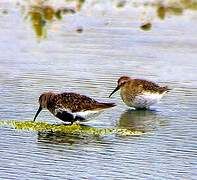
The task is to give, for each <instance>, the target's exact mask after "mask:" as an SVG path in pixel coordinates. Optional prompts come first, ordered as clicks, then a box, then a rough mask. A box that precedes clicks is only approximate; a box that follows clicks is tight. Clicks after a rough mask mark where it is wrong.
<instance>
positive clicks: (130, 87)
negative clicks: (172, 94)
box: [109, 76, 169, 109]
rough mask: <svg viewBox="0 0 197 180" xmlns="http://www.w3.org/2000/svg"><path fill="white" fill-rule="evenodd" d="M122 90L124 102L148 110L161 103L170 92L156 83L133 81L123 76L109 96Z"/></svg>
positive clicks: (141, 80) (142, 80)
mask: <svg viewBox="0 0 197 180" xmlns="http://www.w3.org/2000/svg"><path fill="white" fill-rule="evenodd" d="M119 89H120V95H121V98H122V100H123V102H124V103H125V104H126V105H127V106H130V107H134V108H136V109H148V108H150V106H151V105H153V104H156V103H158V102H159V101H160V99H161V98H162V97H163V95H164V94H165V93H166V92H167V91H169V89H168V87H167V86H164V87H161V86H159V85H157V84H156V83H154V82H151V81H147V80H144V79H132V78H130V77H128V76H122V77H120V78H119V79H118V85H117V87H116V88H115V89H114V91H113V92H112V93H111V94H110V95H109V97H111V95H112V94H114V93H115V92H116V91H118V90H119Z"/></svg>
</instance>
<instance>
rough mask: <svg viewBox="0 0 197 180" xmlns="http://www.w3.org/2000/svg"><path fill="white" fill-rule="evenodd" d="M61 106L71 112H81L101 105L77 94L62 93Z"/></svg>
mask: <svg viewBox="0 0 197 180" xmlns="http://www.w3.org/2000/svg"><path fill="white" fill-rule="evenodd" d="M61 104H62V106H63V107H64V108H65V109H69V110H70V111H71V112H79V111H86V110H91V109H94V108H96V106H98V105H99V102H97V101H95V100H94V99H92V98H89V97H87V96H84V95H80V94H77V93H62V94H61Z"/></svg>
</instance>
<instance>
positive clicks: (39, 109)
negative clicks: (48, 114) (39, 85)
mask: <svg viewBox="0 0 197 180" xmlns="http://www.w3.org/2000/svg"><path fill="white" fill-rule="evenodd" d="M41 110H42V108H41V106H40V107H39V108H38V111H37V113H36V115H35V117H34V120H33V121H35V120H36V118H37V116H38V114H39V113H40V111H41Z"/></svg>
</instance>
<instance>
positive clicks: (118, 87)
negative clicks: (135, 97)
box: [109, 86, 120, 97]
mask: <svg viewBox="0 0 197 180" xmlns="http://www.w3.org/2000/svg"><path fill="white" fill-rule="evenodd" d="M119 89H120V86H117V87H116V89H114V90H113V92H112V93H111V94H110V95H109V97H111V95H112V94H114V93H115V92H116V91H118V90H119Z"/></svg>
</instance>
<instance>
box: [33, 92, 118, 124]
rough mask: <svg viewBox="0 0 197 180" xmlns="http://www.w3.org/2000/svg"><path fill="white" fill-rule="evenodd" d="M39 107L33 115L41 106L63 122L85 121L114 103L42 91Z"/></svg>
mask: <svg viewBox="0 0 197 180" xmlns="http://www.w3.org/2000/svg"><path fill="white" fill-rule="evenodd" d="M39 104H40V106H39V109H38V111H37V113H36V115H35V117H34V120H33V121H35V120H36V117H37V116H38V114H39V113H40V111H41V110H42V109H43V108H46V109H48V110H49V111H50V112H51V113H52V114H53V115H54V116H55V117H57V118H59V119H61V120H62V121H65V122H71V124H72V123H73V122H74V121H85V120H86V119H88V118H90V117H93V116H94V115H96V114H98V113H99V112H101V111H102V110H104V109H107V108H111V107H113V106H115V104H114V103H101V102H98V101H96V100H94V99H92V98H89V97H87V96H84V95H80V94H77V93H67V92H65V93H60V94H56V93H52V92H47V93H43V94H41V95H40V97H39Z"/></svg>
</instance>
